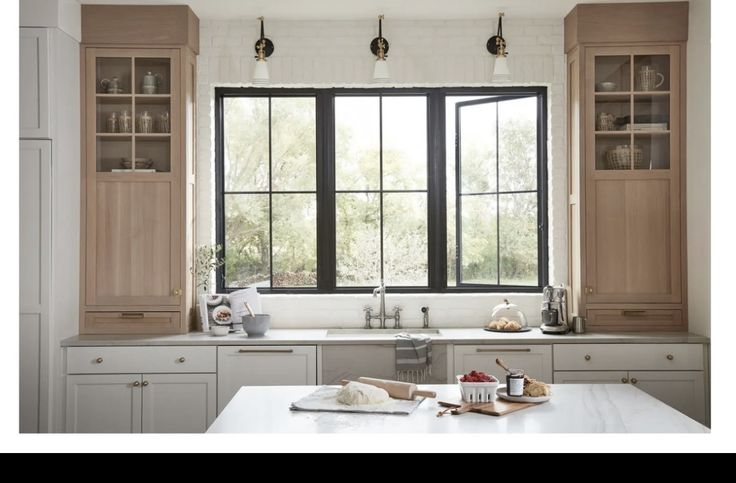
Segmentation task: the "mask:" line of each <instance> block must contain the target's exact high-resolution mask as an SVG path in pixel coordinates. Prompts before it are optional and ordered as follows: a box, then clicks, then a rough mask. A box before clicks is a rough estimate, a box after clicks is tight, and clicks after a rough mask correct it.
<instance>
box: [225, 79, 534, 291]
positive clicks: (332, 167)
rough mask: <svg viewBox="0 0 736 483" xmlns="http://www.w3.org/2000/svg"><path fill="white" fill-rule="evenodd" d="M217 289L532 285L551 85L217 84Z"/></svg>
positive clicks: (507, 287) (476, 288) (475, 288)
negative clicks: (221, 258)
mask: <svg viewBox="0 0 736 483" xmlns="http://www.w3.org/2000/svg"><path fill="white" fill-rule="evenodd" d="M215 115H216V149H215V151H216V164H215V166H216V207H217V212H216V216H217V242H218V243H220V244H222V245H223V246H224V248H225V266H224V267H222V268H220V269H219V270H218V273H217V289H218V291H219V292H227V291H230V290H234V289H237V288H240V287H243V286H247V285H252V284H255V285H257V286H258V287H259V291H261V292H287V293H288V292H307V293H309V292H314V293H318V292H319V293H336V292H337V293H339V292H361V291H366V290H368V287H373V286H375V285H377V284H378V283H379V282H380V280H381V279H384V280H385V282H386V284H387V286H389V287H393V288H394V289H400V291H406V292H454V291H457V292H464V291H475V292H500V291H509V290H514V291H526V292H538V291H540V290H541V287H543V286H544V285H546V284H547V264H548V263H547V226H546V225H547V223H546V219H547V206H546V205H547V203H546V152H547V146H546V115H547V106H546V88H531V87H524V88H512V87H509V88H438V89H419V88H410V89H402V88H387V89H262V88H217V89H216V112H215Z"/></svg>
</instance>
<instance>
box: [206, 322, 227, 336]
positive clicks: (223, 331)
mask: <svg viewBox="0 0 736 483" xmlns="http://www.w3.org/2000/svg"><path fill="white" fill-rule="evenodd" d="M210 332H212V335H214V336H215V337H222V336H224V335H227V334H228V333H229V332H230V327H228V326H227V325H213V326H212V327H210Z"/></svg>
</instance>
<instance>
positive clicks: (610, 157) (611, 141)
mask: <svg viewBox="0 0 736 483" xmlns="http://www.w3.org/2000/svg"><path fill="white" fill-rule="evenodd" d="M631 158H632V154H631V134H629V133H613V134H611V135H606V136H603V135H601V134H597V135H596V139H595V167H596V169H599V170H611V169H631Z"/></svg>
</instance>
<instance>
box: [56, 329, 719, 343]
mask: <svg viewBox="0 0 736 483" xmlns="http://www.w3.org/2000/svg"><path fill="white" fill-rule="evenodd" d="M374 330H375V332H372V333H370V334H366V335H355V334H339V335H328V334H327V330H326V329H304V330H294V329H272V330H269V331H268V332H267V333H266V335H265V336H263V337H247V336H246V335H245V334H244V333H242V332H240V333H233V334H230V335H227V336H225V337H214V336H212V335H211V334H209V333H203V332H190V333H189V334H183V335H138V336H135V335H81V336H80V335H78V336H74V337H70V338H68V339H64V340H63V341H62V342H61V345H62V347H84V346H164V345H187V346H188V345H281V344H283V345H310V344H313V345H346V344H356V345H357V344H361V345H363V344H387V343H393V342H394V340H395V335H394V334H385V333H381V332H380V330H379V329H374ZM439 330H440V333H439V334H431V335H430V336H431V338H432V341H433V342H434V343H435V344H616V343H619V344H707V343H709V342H710V341H709V339H708V338H707V337H703V336H700V335H696V334H690V333H687V332H619V333H593V332H589V333H585V334H572V333H570V334H566V335H547V334H542V332H541V331H540V330H539V329H538V328H533V329H532V330H531V331H530V332H522V333H518V334H511V333H509V334H504V333H497V332H487V331H485V330H483V329H479V328H468V329H443V328H439Z"/></svg>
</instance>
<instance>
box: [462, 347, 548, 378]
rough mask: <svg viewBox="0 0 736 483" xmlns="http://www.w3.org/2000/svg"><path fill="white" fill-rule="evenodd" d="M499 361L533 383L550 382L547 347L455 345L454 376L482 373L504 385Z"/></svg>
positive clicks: (503, 376) (503, 374)
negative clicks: (472, 372)
mask: <svg viewBox="0 0 736 483" xmlns="http://www.w3.org/2000/svg"><path fill="white" fill-rule="evenodd" d="M499 357H500V358H502V359H503V360H504V362H506V364H508V365H509V366H510V367H513V368H518V369H524V370H525V371H526V373H527V374H528V375H529V376H531V377H533V378H535V379H540V380H542V381H546V382H549V381H551V380H552V346H551V345H530V346H520V345H456V346H455V361H454V362H455V371H454V372H455V374H467V373H468V372H470V371H473V370H475V371H483V372H485V373H487V374H492V375H493V376H495V377H496V378H497V379H498V380H499V381H506V373H505V372H504V370H503V369H501V368H500V367H499V366H498V365H497V364H496V358H499Z"/></svg>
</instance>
